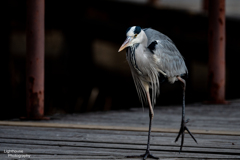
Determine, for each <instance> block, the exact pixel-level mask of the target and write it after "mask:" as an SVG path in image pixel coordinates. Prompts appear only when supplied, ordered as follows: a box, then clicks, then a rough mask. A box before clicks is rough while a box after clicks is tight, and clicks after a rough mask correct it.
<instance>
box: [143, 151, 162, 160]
mask: <svg viewBox="0 0 240 160" xmlns="http://www.w3.org/2000/svg"><path fill="white" fill-rule="evenodd" d="M140 157H143V160H145V159H147V158H153V159H159V158H158V157H155V156H153V155H152V154H151V153H150V151H149V150H146V153H145V154H142V155H140Z"/></svg>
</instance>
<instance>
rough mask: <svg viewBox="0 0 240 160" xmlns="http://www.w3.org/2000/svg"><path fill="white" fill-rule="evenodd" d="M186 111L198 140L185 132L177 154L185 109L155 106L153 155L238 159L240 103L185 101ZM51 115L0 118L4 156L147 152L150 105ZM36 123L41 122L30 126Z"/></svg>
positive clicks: (113, 155)
mask: <svg viewBox="0 0 240 160" xmlns="http://www.w3.org/2000/svg"><path fill="white" fill-rule="evenodd" d="M186 115H187V118H190V119H191V121H190V123H189V124H188V126H189V129H190V130H193V131H195V134H194V136H195V138H196V139H197V140H198V144H196V143H195V142H194V141H193V140H192V139H191V137H190V136H189V135H188V134H186V138H185V141H184V147H183V152H181V153H180V154H179V152H178V151H179V146H180V142H177V143H175V142H174V140H175V137H176V136H177V131H178V129H179V126H180V117H181V107H180V106H174V107H170V106H169V107H155V117H154V123H153V130H154V129H155V131H154V132H152V139H151V140H152V141H151V150H152V153H153V154H154V155H155V156H158V157H160V159H162V160H165V159H166V160H177V159H180V160H185V159H187V160H196V159H211V160H214V159H240V101H233V102H232V103H231V104H229V105H202V104H191V105H187V109H186ZM51 118H52V120H50V121H41V122H34V121H27V122H26V121H24V122H21V124H23V125H21V126H19V124H18V123H19V121H17V120H12V121H11V123H9V121H1V122H0V151H1V154H0V159H1V160H2V159H11V158H8V157H7V154H6V153H3V152H4V150H7V149H11V150H23V152H24V154H29V155H31V158H30V159H34V160H35V159H36V160H38V159H39V160H42V159H51V160H53V159H56V160H57V159H61V160H63V159H66V160H69V159H71V160H72V159H102V160H103V159H124V160H131V159H135V160H137V159H140V158H125V156H129V155H140V154H143V153H144V152H145V151H144V150H145V148H146V142H147V132H146V130H147V127H148V112H147V109H145V111H144V112H143V111H142V109H141V108H138V109H131V110H126V111H110V112H94V113H85V114H71V115H70V114H69V115H54V116H52V117H51ZM24 123H25V126H24ZM30 124H31V125H30ZM34 124H40V125H37V126H38V127H26V126H32V125H34ZM54 124H55V125H56V126H57V127H54ZM67 124H68V125H67ZM44 125H45V127H43V126H44ZM40 126H42V127H40ZM61 126H63V128H61ZM72 126H73V127H72ZM84 126H85V128H84ZM87 126H88V127H89V128H87ZM94 126H95V128H94ZM111 127H115V128H114V129H112V128H111ZM131 128H133V129H132V130H131ZM139 128H140V130H138V129H139ZM161 129H162V130H161ZM168 130H169V132H168ZM206 130H208V131H206ZM201 131H202V132H201ZM210 131H211V132H210ZM218 132H219V134H218Z"/></svg>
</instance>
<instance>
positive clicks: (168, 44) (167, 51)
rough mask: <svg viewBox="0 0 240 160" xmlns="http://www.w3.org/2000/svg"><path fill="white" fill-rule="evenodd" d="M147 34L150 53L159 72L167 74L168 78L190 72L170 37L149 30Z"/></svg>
mask: <svg viewBox="0 0 240 160" xmlns="http://www.w3.org/2000/svg"><path fill="white" fill-rule="evenodd" d="M145 33H146V35H147V37H148V41H149V42H148V43H149V46H148V48H149V51H150V52H151V54H152V57H153V60H154V62H155V63H156V65H157V67H158V68H159V70H161V71H163V72H165V73H166V75H167V77H175V76H178V75H182V74H185V73H187V72H188V71H187V67H186V65H185V62H184V59H183V57H182V55H181V54H180V52H179V51H178V49H177V47H176V46H175V45H174V43H173V42H172V40H171V39H170V38H169V37H167V36H166V35H164V34H162V33H160V32H158V31H156V30H153V29H147V30H146V31H145Z"/></svg>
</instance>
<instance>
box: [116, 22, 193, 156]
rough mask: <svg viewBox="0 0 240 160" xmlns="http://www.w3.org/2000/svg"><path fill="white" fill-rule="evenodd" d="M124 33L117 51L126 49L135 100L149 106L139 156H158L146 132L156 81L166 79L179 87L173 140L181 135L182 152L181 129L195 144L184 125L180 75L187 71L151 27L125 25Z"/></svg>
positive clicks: (168, 41)
mask: <svg viewBox="0 0 240 160" xmlns="http://www.w3.org/2000/svg"><path fill="white" fill-rule="evenodd" d="M126 36H127V38H126V40H125V41H124V43H123V44H122V46H121V47H120V49H119V50H118V52H120V51H122V50H123V49H124V48H127V52H126V59H127V61H128V64H129V66H130V70H131V73H132V77H133V80H134V83H135V86H136V89H137V93H138V96H139V99H140V101H141V102H142V104H143V103H144V102H145V103H148V106H149V119H150V121H149V130H148V141H147V149H146V152H145V154H143V155H141V157H143V159H146V158H148V157H150V158H155V159H158V157H155V156H153V155H152V154H151V153H150V134H151V126H152V120H153V116H154V111H153V106H154V104H155V103H156V97H157V95H158V94H159V88H160V83H161V81H164V80H166V79H167V80H168V81H169V82H170V83H174V82H175V81H180V82H181V84H182V88H183V103H182V120H181V127H180V130H179V133H178V135H177V137H176V139H175V142H176V141H178V139H179V137H180V135H182V139H181V146H180V151H182V146H183V142H184V131H185V130H187V132H188V133H189V134H190V135H191V137H192V138H193V139H194V141H195V142H196V143H197V141H196V139H195V138H194V136H193V135H192V134H191V132H190V131H189V129H188V128H187V126H186V123H187V122H188V120H187V121H185V89H186V81H185V79H184V76H186V75H187V74H188V70H187V67H186V65H185V62H184V59H183V57H182V55H181V54H180V52H179V51H178V49H177V47H176V46H175V45H174V43H173V42H172V40H171V39H170V38H169V37H167V36H166V35H164V34H162V33H160V32H158V31H156V30H154V29H151V28H146V29H142V28H141V27H139V26H133V27H129V28H128V29H127V31H126ZM149 89H151V91H152V94H151V96H152V98H151V97H150V93H149ZM180 151H179V152H180Z"/></svg>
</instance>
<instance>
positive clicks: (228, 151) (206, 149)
mask: <svg viewBox="0 0 240 160" xmlns="http://www.w3.org/2000/svg"><path fill="white" fill-rule="evenodd" d="M0 142H1V144H2V143H5V144H14V145H15V144H28V145H40V146H43V145H46V146H61V147H63V146H65V147H67V146H69V147H92V148H109V149H113V148H115V149H128V150H136V149H137V150H144V149H145V147H146V144H144V145H139V144H132V142H129V143H128V144H123V143H103V142H102V143H101V142H97V143H89V142H69V141H61V140H59V141H53V140H48V141H46V140H28V139H24V140H22V139H3V138H0ZM151 150H153V151H154V150H156V151H170V152H178V151H179V146H172V145H152V146H151ZM183 152H196V153H204V154H207V153H209V154H222V155H225V154H226V155H239V156H240V150H239V149H232V148H231V149H228V148H212V147H202V146H200V147H199V146H195V147H186V146H184V147H183Z"/></svg>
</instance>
